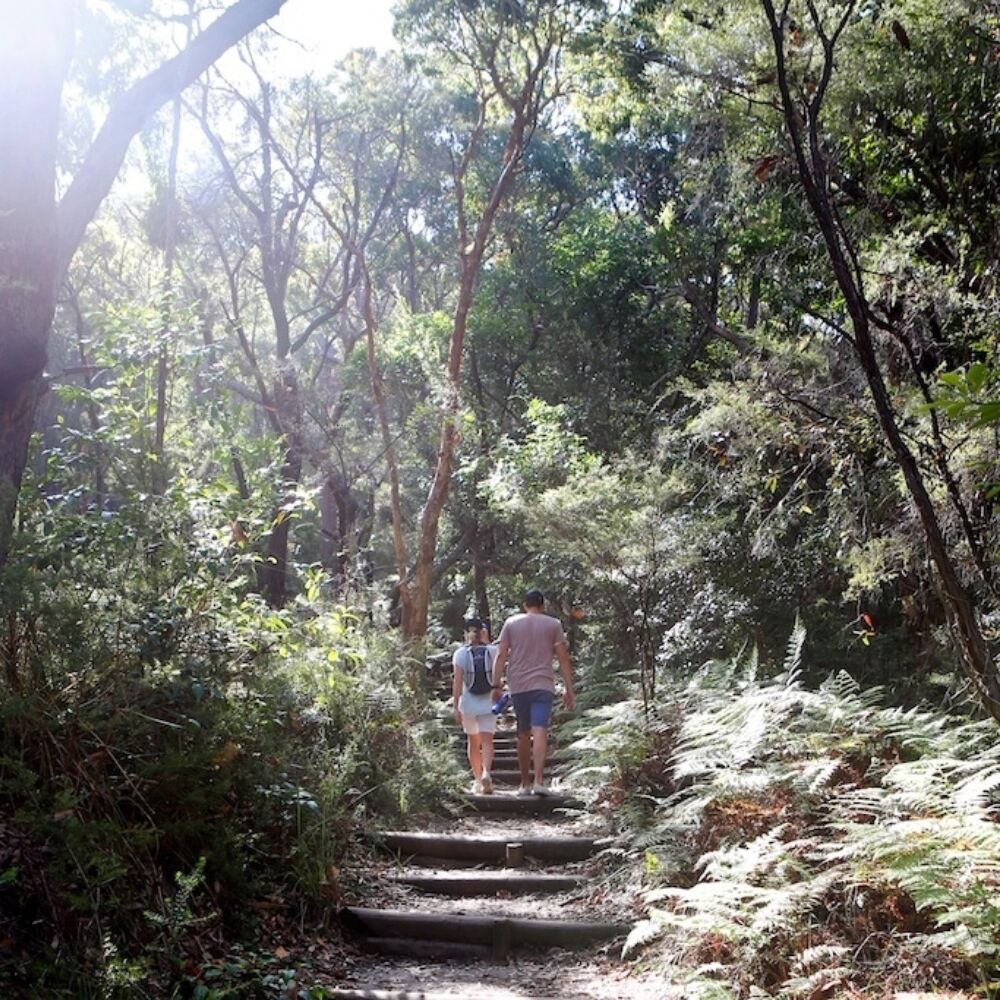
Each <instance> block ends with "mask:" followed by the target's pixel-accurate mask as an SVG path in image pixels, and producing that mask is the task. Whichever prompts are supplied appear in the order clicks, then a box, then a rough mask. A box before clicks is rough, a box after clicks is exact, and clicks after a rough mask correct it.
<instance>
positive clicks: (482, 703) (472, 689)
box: [452, 618, 497, 795]
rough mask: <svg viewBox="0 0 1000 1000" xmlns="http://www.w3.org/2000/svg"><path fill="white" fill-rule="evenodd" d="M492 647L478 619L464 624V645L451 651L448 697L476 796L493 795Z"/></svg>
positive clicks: (493, 659)
mask: <svg viewBox="0 0 1000 1000" xmlns="http://www.w3.org/2000/svg"><path fill="white" fill-rule="evenodd" d="M496 655H497V650H496V646H493V645H490V643H489V631H488V629H487V628H486V627H485V625H484V623H483V622H482V620H481V619H479V618H467V619H466V621H465V645H463V646H460V647H459V648H458V649H456V650H455V655H454V656H453V657H452V664H453V665H454V667H455V678H454V683H453V684H452V695H453V697H454V701H455V721H456V722H457V723H458V724H459V725H460V726H461V727H462V728H463V729H464V730H465V734H466V736H467V737H468V755H469V766H470V767H471V768H472V777H473V779H474V781H473V785H472V791H473V792H474V793H475V794H476V795H492V794H493V778H492V777H491V775H490V771H491V770H492V769H493V733H494V731H495V730H496V726H497V717H496V716H495V715H494V714H493V698H492V695H491V693H490V692H491V689H492V687H493V663H494V661H495V660H496Z"/></svg>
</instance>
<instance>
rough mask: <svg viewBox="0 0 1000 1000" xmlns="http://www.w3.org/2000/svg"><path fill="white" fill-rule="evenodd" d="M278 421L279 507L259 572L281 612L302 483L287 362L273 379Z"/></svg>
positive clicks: (296, 396)
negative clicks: (280, 459) (281, 455)
mask: <svg viewBox="0 0 1000 1000" xmlns="http://www.w3.org/2000/svg"><path fill="white" fill-rule="evenodd" d="M272 399H273V401H274V405H275V408H276V410H277V416H278V420H279V422H280V424H281V443H282V448H283V449H284V461H283V462H282V465H281V489H282V491H283V496H282V500H281V503H280V504H279V505H278V507H277V509H276V510H275V512H274V517H273V519H272V523H271V533H270V535H269V536H268V540H267V556H266V561H265V563H264V566H263V567H262V569H261V585H262V590H263V592H264V597H265V598H266V599H267V603H268V604H270V605H271V607H272V608H281V607H284V605H285V600H286V599H287V597H288V549H289V542H290V538H289V532H290V528H291V522H292V517H293V513H292V511H293V508H294V506H295V502H296V493H297V491H298V487H299V483H300V482H301V480H302V465H303V457H304V452H305V449H304V447H303V443H302V399H301V394H300V391H299V383H298V376H297V373H296V371H295V368H294V366H293V365H292V363H291V362H289V361H286V362H285V363H284V365H283V370H282V372H281V373H280V374H279V376H278V378H276V379H275V383H274V391H273V395H272Z"/></svg>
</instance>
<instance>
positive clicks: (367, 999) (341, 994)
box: [323, 986, 465, 1000]
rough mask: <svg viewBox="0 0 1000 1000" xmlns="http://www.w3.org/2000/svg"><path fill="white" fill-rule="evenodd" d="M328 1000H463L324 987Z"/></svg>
mask: <svg viewBox="0 0 1000 1000" xmlns="http://www.w3.org/2000/svg"><path fill="white" fill-rule="evenodd" d="M323 996H324V997H327V998H329V1000H465V998H464V997H462V996H460V995H458V994H456V993H425V992H424V991H423V990H365V989H339V988H333V989H331V988H330V987H329V986H326V987H324V992H323Z"/></svg>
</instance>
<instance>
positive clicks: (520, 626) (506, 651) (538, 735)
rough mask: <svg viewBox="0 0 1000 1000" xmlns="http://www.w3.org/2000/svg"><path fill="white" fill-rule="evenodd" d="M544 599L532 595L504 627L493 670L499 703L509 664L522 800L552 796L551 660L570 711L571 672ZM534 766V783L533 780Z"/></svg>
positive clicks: (559, 627)
mask: <svg viewBox="0 0 1000 1000" xmlns="http://www.w3.org/2000/svg"><path fill="white" fill-rule="evenodd" d="M544 608H545V595H544V594H543V593H542V592H541V591H540V590H529V591H528V592H527V593H526V594H525V595H524V613H523V614H519V615H514V616H513V617H511V618H508V619H507V621H505V622H504V625H503V628H502V629H501V630H500V643H499V648H498V651H497V660H496V665H495V667H494V669H493V698H494V700H496V699H497V698H499V697H500V687H501V684H502V682H503V673H504V669H505V668H506V667H507V666H508V664H509V668H510V669H509V675H510V679H509V686H510V695H511V701H512V702H513V703H514V713H515V715H516V716H517V766H518V769H519V770H520V772H521V787H520V788H519V789H518V792H517V794H518V795H548V794H549V789H548V786H547V785H546V784H545V757H546V754H547V753H548V747H549V740H548V729H549V722H550V720H551V718H552V702H553V700H554V699H555V683H554V678H553V671H552V658H553V657H555V658H556V659H557V660H558V661H559V670H560V673H561V674H562V679H563V685H564V687H565V692H564V694H563V705H564V706H565V707H566V708H568V709H572V708H573V705H574V704H575V703H576V696H575V695H574V693H573V667H572V664H571V663H570V659H569V649H568V648H567V646H566V636H565V635H564V634H563V630H562V625H560V624H559V622H558V621H557V620H556V619H555V618H552V617H550V616H549V615H547V614H545V612H544ZM532 764H533V765H534V779H535V780H534V782H532V781H531V775H530V774H529V767H530V765H532Z"/></svg>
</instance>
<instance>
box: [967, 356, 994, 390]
mask: <svg viewBox="0 0 1000 1000" xmlns="http://www.w3.org/2000/svg"><path fill="white" fill-rule="evenodd" d="M989 376H990V370H989V368H988V367H987V366H986V365H984V364H983V363H982V362H980V361H976V362H974V363H973V364H971V365H969V373H968V374H967V375H966V377H965V380H966V382H967V383H968V386H969V391H970V392H979V390H980V389H982V387H983V386H984V385H986V380H987V379H988V378H989Z"/></svg>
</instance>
